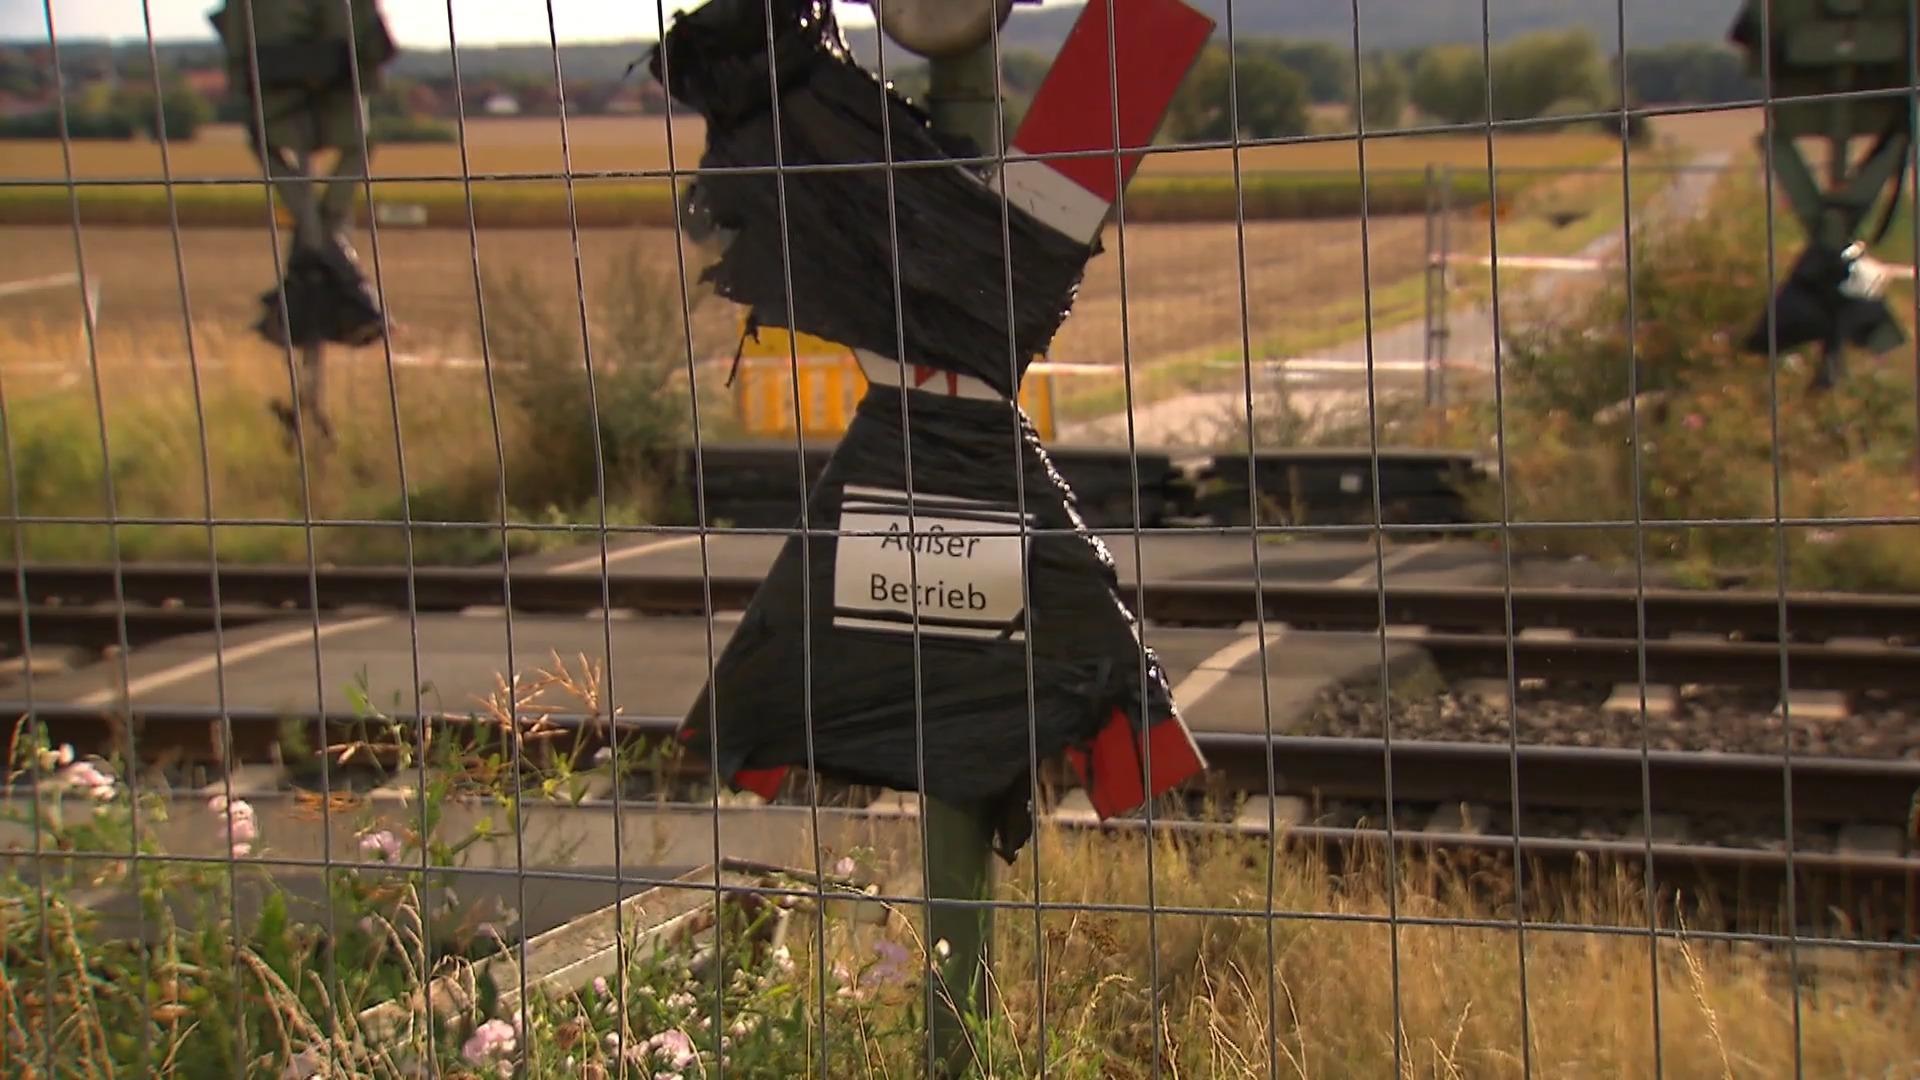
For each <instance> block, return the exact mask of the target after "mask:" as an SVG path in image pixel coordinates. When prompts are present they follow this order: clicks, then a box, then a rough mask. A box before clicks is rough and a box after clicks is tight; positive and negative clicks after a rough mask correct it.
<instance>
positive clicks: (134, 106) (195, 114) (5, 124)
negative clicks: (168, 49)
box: [0, 78, 213, 141]
mask: <svg viewBox="0 0 1920 1080" xmlns="http://www.w3.org/2000/svg"><path fill="white" fill-rule="evenodd" d="M160 89H161V93H160V108H159V110H158V112H157V114H156V110H155V109H154V101H153V83H152V81H151V80H150V79H146V78H139V79H134V78H128V79H125V80H122V81H121V82H120V84H119V85H117V86H115V85H110V84H107V83H92V84H90V85H88V86H85V87H83V88H82V89H81V90H80V91H79V92H77V93H74V94H72V95H70V96H69V98H68V101H67V115H66V122H65V132H66V135H67V137H68V138H73V139H131V138H133V137H134V136H136V135H139V136H145V137H147V138H157V137H158V134H159V125H160V124H162V123H164V124H165V125H166V134H167V139H168V140H169V141H172V140H176V139H177V140H186V139H191V138H193V137H194V135H195V134H196V133H197V132H198V131H199V130H200V125H202V124H204V123H206V122H207V121H209V120H211V119H213V106H212V105H211V104H209V103H208V102H207V99H206V98H205V97H203V96H201V95H200V94H199V93H197V92H196V91H195V90H194V89H193V88H192V87H190V86H188V85H187V84H185V83H184V82H181V81H179V80H178V79H173V80H169V81H165V82H163V83H162V84H161V88H160ZM61 131H62V125H61V117H60V110H59V109H58V107H57V106H48V107H45V108H41V109H39V110H36V111H31V112H22V113H19V114H17V115H13V116H7V117H0V139H57V138H60V137H61Z"/></svg>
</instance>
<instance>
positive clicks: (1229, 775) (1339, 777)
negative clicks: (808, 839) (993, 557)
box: [0, 701, 1920, 824]
mask: <svg viewBox="0 0 1920 1080" xmlns="http://www.w3.org/2000/svg"><path fill="white" fill-rule="evenodd" d="M27 712H28V711H27V709H26V706H25V704H24V703H23V702H18V701H0V715H5V716H24V715H27ZM225 715H226V717H227V719H229V720H230V721H231V724H232V731H233V739H234V745H233V746H232V747H231V748H230V750H223V749H222V747H221V746H220V732H221V730H222V728H221V723H220V720H221V713H220V710H218V709H217V708H214V707H212V706H155V707H141V708H136V709H133V710H131V711H130V712H129V711H128V710H124V709H101V708H90V707H84V706H76V705H65V704H53V703H48V702H36V703H35V705H34V707H33V709H32V716H33V717H35V718H36V719H38V720H39V721H40V722H41V723H44V724H45V725H46V726H47V728H48V729H49V732H50V733H51V734H52V735H54V736H55V737H56V738H57V739H58V740H60V741H67V742H72V743H74V745H75V746H76V747H77V748H79V749H81V750H82V751H95V752H106V751H109V750H112V749H113V748H114V747H115V740H116V739H117V738H118V733H119V732H120V731H121V730H122V729H123V728H124V727H125V725H126V724H127V722H128V718H129V716H130V717H131V718H132V720H133V722H134V723H137V724H138V725H139V732H140V745H141V746H142V748H143V749H145V750H146V751H147V752H148V753H149V754H153V755H157V756H162V757H167V756H172V757H178V758H186V759H191V760H200V761H209V762H216V763H217V762H222V761H236V762H249V763H253V762H267V761H282V760H284V758H285V755H284V753H283V751H282V746H281V739H282V733H283V731H286V730H298V731H300V732H302V733H303V734H304V733H306V732H311V731H313V730H315V728H316V723H315V720H316V718H315V717H313V716H312V715H310V714H297V713H282V712H274V711H266V710H259V709H247V710H242V709H230V710H228V711H227V713H226V714H225ZM325 719H326V721H327V724H328V727H329V729H330V730H332V731H335V732H337V733H339V734H340V737H342V738H347V737H354V736H358V735H361V734H370V735H372V736H373V737H375V738H377V737H378V736H379V734H380V732H379V730H378V729H380V728H383V727H385V726H387V725H398V726H399V727H400V728H401V729H403V730H405V731H407V732H409V733H411V731H412V730H413V729H414V727H415V725H416V724H417V723H418V722H419V721H420V720H421V719H422V717H421V716H419V715H416V714H409V713H392V714H381V715H377V716H365V715H356V714H351V713H344V712H340V713H332V714H329V715H328V716H327V717H326V718H325ZM424 719H425V720H426V721H427V722H429V723H440V724H448V723H456V722H473V723H485V722H486V721H484V720H480V721H472V720H469V718H468V717H466V716H463V715H459V714H447V713H432V714H428V715H427V716H426V717H424ZM679 722H680V721H679V718H678V717H669V716H620V717H617V718H615V719H614V720H613V721H611V723H610V722H609V721H608V720H607V718H605V717H595V716H584V715H551V716H542V717H540V723H541V724H542V725H543V726H546V727H549V728H551V729H553V730H555V731H557V732H562V733H573V732H579V733H581V734H582V735H583V737H585V738H588V739H590V740H594V741H595V742H601V741H604V740H605V739H606V738H607V737H608V733H609V732H617V733H618V735H619V737H620V738H622V739H633V738H655V739H659V738H668V737H671V736H672V735H673V733H674V732H675V730H676V729H677V728H678V726H679ZM1194 725H1195V728H1196V730H1195V732H1194V738H1195V741H1196V742H1198V743H1199V746H1200V749H1201V751H1202V752H1203V753H1204V754H1205V755H1206V757H1207V760H1208V763H1209V765H1210V770H1209V779H1208V784H1209V785H1210V787H1211V788H1212V790H1214V791H1215V792H1217V793H1231V794H1236V795H1237V794H1246V795H1266V794H1273V795H1281V796H1295V797H1300V798H1306V799H1313V798H1325V799H1370V800H1378V799H1381V798H1382V797H1383V793H1384V790H1385V788H1384V778H1383V768H1384V765H1383V757H1382V753H1381V744H1380V741H1379V740H1377V739H1357V738H1324V737H1319V736H1306V735H1276V736H1273V737H1272V739H1271V740H1269V739H1268V738H1267V737H1266V736H1265V735H1261V734H1242V733H1236V732H1221V731H1209V730H1206V719H1205V717H1196V718H1195V719H1194ZM411 737H412V736H411V734H409V735H408V738H409V739H411ZM1269 746H1271V752H1272V756H1273V760H1274V761H1275V763H1276V764H1277V779H1276V780H1275V781H1274V786H1273V788H1272V789H1271V790H1269V787H1268V780H1267V757H1268V748H1269ZM1511 752H1512V751H1511V750H1510V748H1509V747H1508V746H1507V744H1506V743H1504V742H1498V743H1461V742H1427V741H1413V740H1395V741H1394V744H1393V767H1394V795H1395V799H1396V801H1399V802H1407V803H1423V802H1438V803H1446V802H1457V801H1465V802H1479V803H1489V804H1495V805H1504V803H1505V801H1506V799H1507V796H1508V783H1509V772H1508V770H1509V767H1510V759H1509V754H1510V753H1511ZM1512 761H1513V763H1514V764H1515V765H1516V766H1517V768H1518V769H1519V775H1520V787H1521V790H1522V792H1523V793H1524V794H1525V796H1526V798H1525V800H1524V801H1525V803H1526V804H1527V805H1529V806H1535V807H1556V808H1564V809H1585V810H1623V811H1631V810H1635V809H1637V808H1638V807H1639V806H1640V801H1641V789H1640V785H1641V777H1640V764H1641V754H1640V751H1639V750H1637V749H1633V750H1618V749H1599V748H1591V747H1569V746H1543V745H1533V744H1523V745H1521V746H1520V747H1519V749H1518V751H1517V753H1515V754H1514V756H1513V759H1512ZM287 764H289V765H297V764H298V763H297V762H292V761H288V762H287ZM1647 764H1648V768H1649V770H1650V772H1649V782H1650V783H1651V785H1652V788H1653V797H1654V801H1655V803H1656V805H1657V806H1658V807H1659V808H1660V809H1661V810H1670V811H1674V812H1686V813H1722V812H1726V813H1739V814H1743V815H1754V816H1761V817H1764V816H1768V814H1769V813H1770V811H1771V810H1773V809H1774V808H1775V807H1776V804H1777V803H1778V801H1779V799H1780V797H1781V794H1780V793H1781V786H1780V777H1781V770H1782V768H1783V763H1782V760H1781V758H1779V757H1776V756H1771V755H1766V754H1727V753H1707V752H1695V751H1661V750H1655V751H1651V752H1649V754H1648V755H1647ZM1788 767H1789V768H1790V770H1791V773H1792V776H1793V785H1794V813H1795V816H1796V818H1797V819H1798V820H1802V821H1809V822H1811V821H1822V822H1860V821H1867V822H1877V823H1902V824H1903V823H1905V822H1906V821H1907V819H1908V816H1909V815H1910V814H1911V813H1912V811H1913V807H1914V800H1915V798H1916V797H1920V761H1905V760H1877V759H1866V758H1839V757H1813V756H1796V757H1795V758H1794V759H1793V760H1792V762H1791V765H1790V766H1788ZM695 771H696V772H697V773H698V774H699V775H703V776H704V775H705V770H704V767H702V768H699V769H696V770H695ZM1775 816H1777V815H1775Z"/></svg>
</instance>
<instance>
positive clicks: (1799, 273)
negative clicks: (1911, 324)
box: [1741, 244, 1906, 354]
mask: <svg viewBox="0 0 1920 1080" xmlns="http://www.w3.org/2000/svg"><path fill="white" fill-rule="evenodd" d="M1853 264H1854V257H1850V255H1849V254H1848V253H1846V252H1839V251H1834V250H1833V249H1832V248H1829V247H1825V246H1822V245H1820V244H1808V245H1807V247H1806V250H1804V251H1802V252H1801V253H1800V257H1799V258H1798V259H1797V260H1795V261H1794V264H1793V270H1792V271H1791V272H1790V273H1788V275H1787V279H1786V281H1784V282H1782V283H1781V285H1780V289H1779V291H1778V292H1777V293H1776V294H1775V295H1774V298H1773V317H1772V323H1773V325H1772V327H1771V328H1769V326H1768V319H1767V317H1766V316H1764V315H1763V316H1762V317H1761V319H1760V321H1759V322H1758V323H1757V324H1755V326H1754V327H1753V329H1752V330H1751V331H1749V332H1748V334H1747V337H1746V339H1745V340H1744V341H1742V342H1741V347H1742V348H1743V349H1745V350H1746V351H1748V352H1752V353H1761V354H1765V353H1766V352H1767V346H1768V343H1769V342H1768V339H1769V332H1770V330H1771V336H1772V338H1773V344H1775V345H1776V346H1777V347H1778V348H1779V349H1780V350H1781V351H1782V352H1784V351H1786V350H1789V349H1796V348H1799V347H1800V346H1802V345H1810V344H1815V343H1822V342H1829V341H1834V340H1838V341H1841V342H1844V343H1846V344H1848V345H1852V346H1855V347H1857V348H1864V349H1868V350H1870V351H1872V352H1875V353H1883V352H1886V351H1887V350H1889V349H1893V348H1898V347H1899V345H1900V343H1901V342H1903V341H1905V340H1906V333H1905V332H1904V331H1902V330H1901V329H1900V324H1899V323H1898V322H1895V321H1894V318H1893V313H1892V312H1891V311H1889V310H1888V309H1887V303H1886V301H1885V300H1884V299H1881V298H1880V297H1878V296H1856V295H1850V294H1849V293H1848V292H1847V290H1846V288H1845V286H1846V284H1847V281H1848V279H1849V277H1851V276H1852V274H1853Z"/></svg>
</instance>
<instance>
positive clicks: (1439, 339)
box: [1433, 165, 1500, 409]
mask: <svg viewBox="0 0 1920 1080" xmlns="http://www.w3.org/2000/svg"><path fill="white" fill-rule="evenodd" d="M1487 198H1488V199H1490V200H1491V199H1496V198H1497V195H1496V193H1495V192H1493V191H1492V190H1489V191H1488V192H1487ZM1498 210H1499V206H1498V204H1497V203H1496V204H1493V205H1492V211H1493V212H1498ZM1452 218H1453V166H1451V165H1442V166H1440V258H1439V267H1438V269H1437V270H1436V271H1435V275H1434V280H1435V281H1436V282H1438V283H1439V286H1440V295H1439V298H1438V300H1437V301H1436V302H1435V303H1434V307H1433V317H1434V331H1433V341H1434V361H1433V393H1434V404H1436V405H1438V406H1439V407H1441V408H1442V409H1444V408H1446V407H1447V354H1448V353H1449V352H1450V351H1452V337H1453V333H1452V331H1451V330H1450V329H1448V327H1447V307H1448V305H1449V304H1450V303H1451V301H1450V299H1449V298H1448V296H1447V276H1448V274H1449V273H1451V268H1452V264H1453V222H1452ZM1499 272H1500V270H1499V267H1495V268H1494V273H1496V274H1498V273H1499Z"/></svg>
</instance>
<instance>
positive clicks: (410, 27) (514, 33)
mask: <svg viewBox="0 0 1920 1080" xmlns="http://www.w3.org/2000/svg"><path fill="white" fill-rule="evenodd" d="M220 2H221V0H147V4H146V6H147V8H148V9H149V11H150V12H151V15H152V18H153V36H154V37H155V38H156V39H158V40H161V41H167V40H177V39H181V38H211V37H212V36H213V30H212V28H211V26H209V25H208V23H207V13H208V12H209V11H212V10H214V9H215V8H217V7H219V6H220ZM551 3H552V8H553V29H554V31H555V32H556V33H558V35H559V37H560V40H561V41H621V40H632V39H634V38H652V37H656V36H658V34H659V26H660V24H659V20H658V17H657V11H658V9H657V8H656V7H655V2H654V0H551ZM659 3H660V4H661V5H662V6H664V8H665V9H666V11H667V12H668V13H669V14H671V13H672V12H674V11H676V10H679V9H682V8H691V7H697V6H699V4H698V0H659ZM44 5H45V0H0V40H16V41H17V40H29V41H31V40H39V41H45V40H46V38H47V19H46V11H45V6H44ZM380 6H381V9H382V10H383V11H385V12H386V16H387V26H388V27H389V28H390V29H391V30H392V31H393V36H394V37H395V38H397V39H398V40H399V42H400V44H401V45H403V46H412V47H414V48H419V49H444V48H446V47H447V8H448V0H382V3H381V5H380ZM547 6H548V0H452V8H453V20H454V30H455V32H456V33H457V34H458V35H459V40H460V41H461V43H463V44H474V45H497V44H505V43H524V42H544V41H546V40H547ZM52 7H53V22H54V26H55V28H56V29H57V30H58V31H59V33H60V37H61V39H62V40H66V39H69V38H73V39H78V38H113V39H120V40H124V39H127V38H136V39H137V38H143V37H144V36H145V33H146V31H145V21H144V16H143V14H142V11H141V7H142V4H141V0H52ZM840 13H841V14H840V18H841V21H842V22H843V23H844V24H846V25H849V26H858V25H863V24H870V23H871V22H872V21H873V15H872V10H871V9H870V8H868V7H866V6H865V5H861V4H849V3H846V2H845V0H841V2H840Z"/></svg>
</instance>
